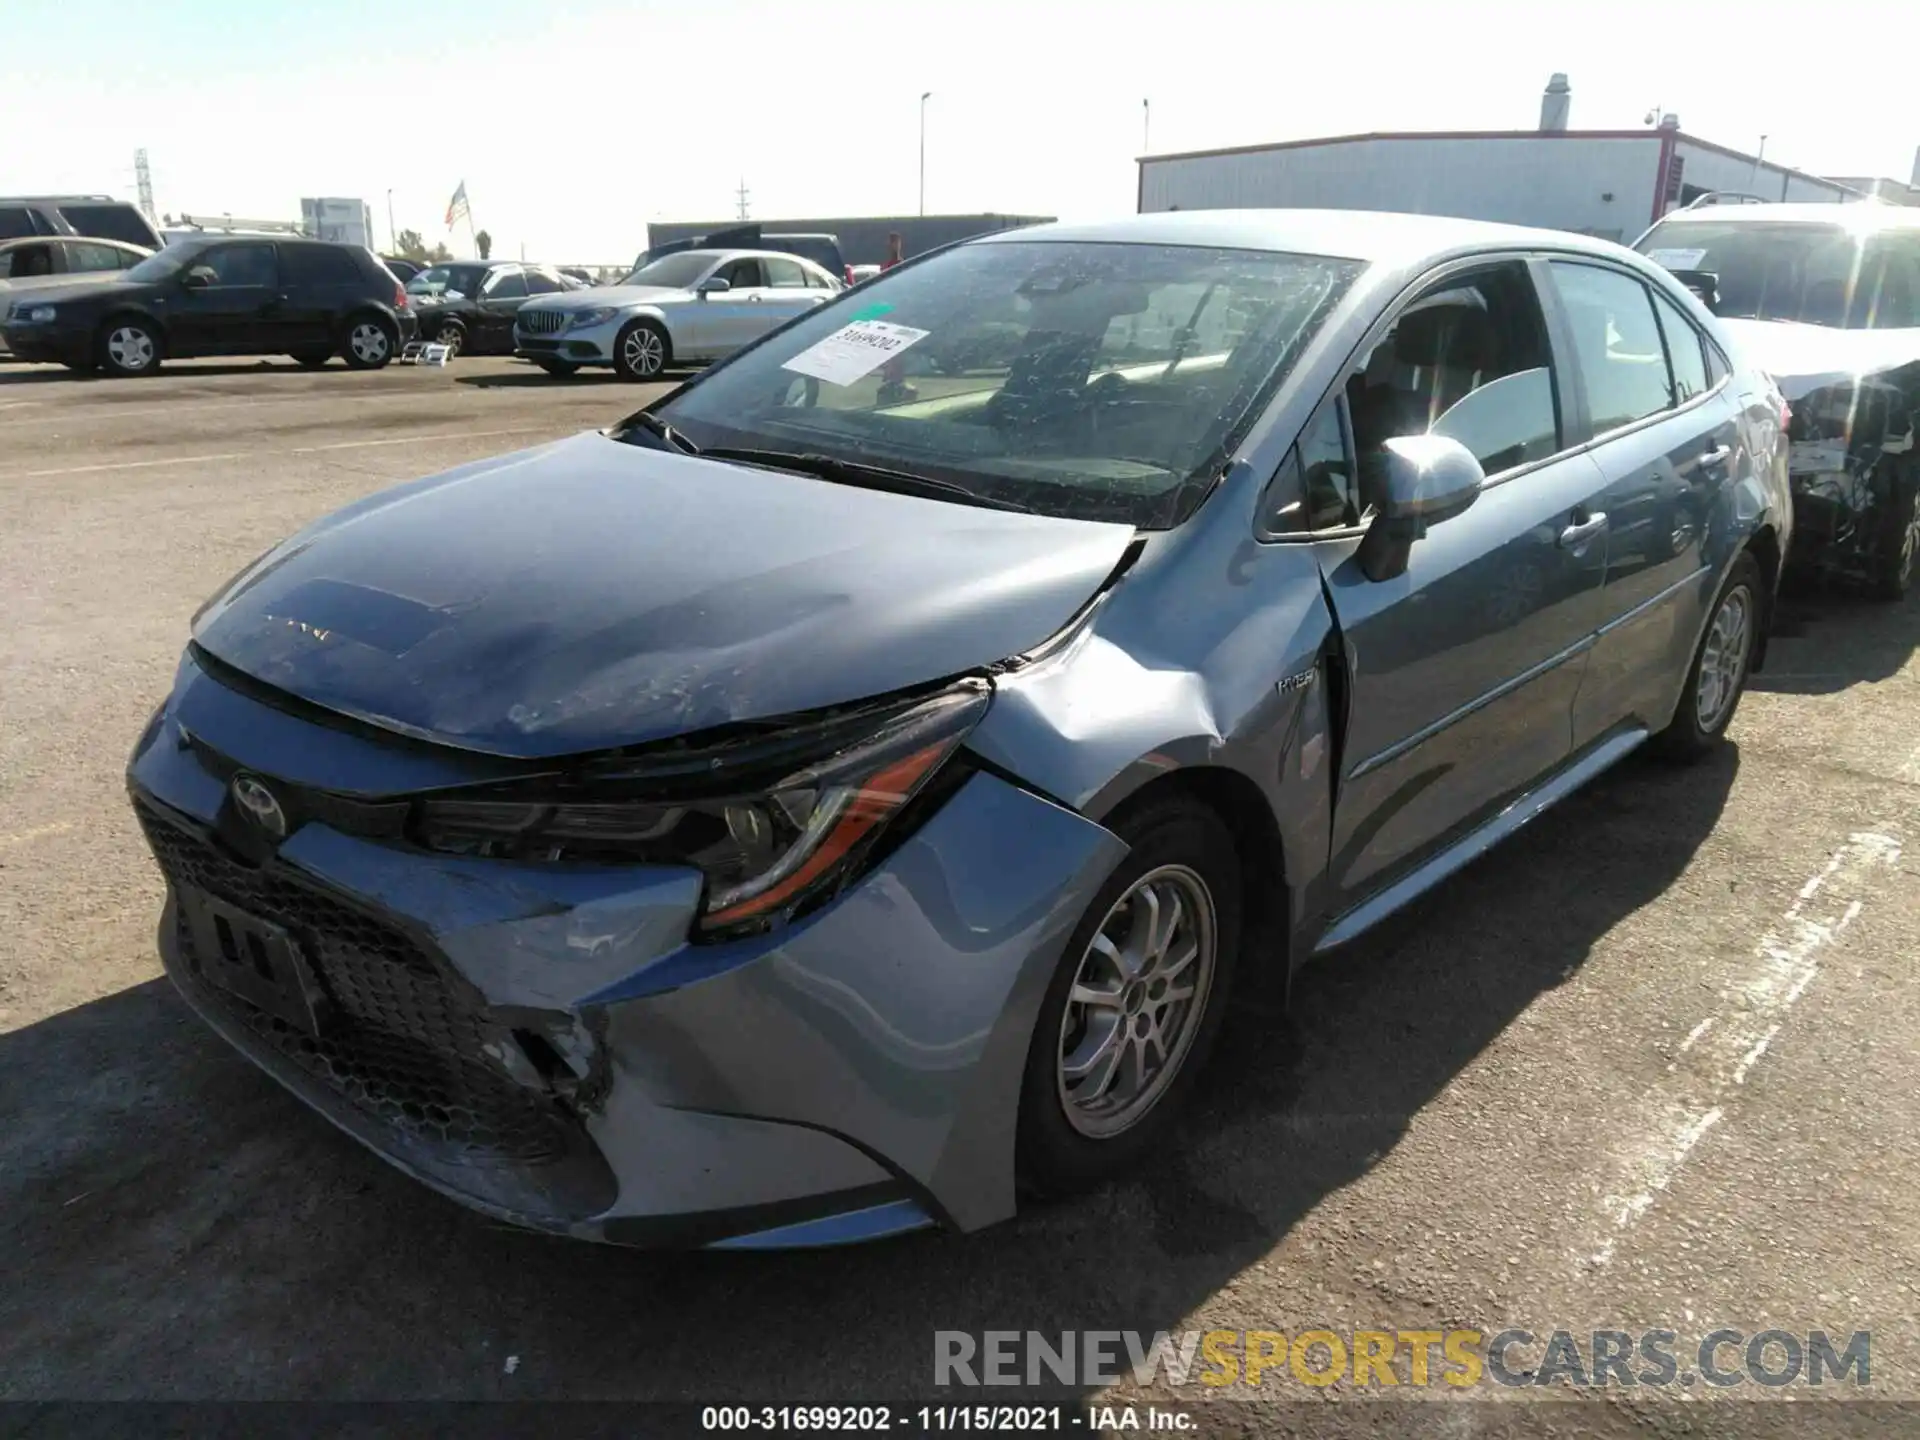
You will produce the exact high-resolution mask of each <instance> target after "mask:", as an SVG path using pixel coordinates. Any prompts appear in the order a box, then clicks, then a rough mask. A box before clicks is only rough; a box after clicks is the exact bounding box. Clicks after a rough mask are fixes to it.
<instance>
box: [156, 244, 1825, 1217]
mask: <svg viewBox="0 0 1920 1440" xmlns="http://www.w3.org/2000/svg"><path fill="white" fill-rule="evenodd" d="M1010 330H1012V331H1017V332H1018V336H1019V343H1018V344H1010V343H1007V336H1008V333H1009V331H1010ZM983 335H987V336H991V337H993V342H994V343H992V344H991V345H985V344H982V343H981V341H982V336H983ZM969 356H970V357H972V358H971V359H966V358H964V357H969ZM1783 419H1784V415H1783V404H1782V401H1781V398H1780V396H1779V394H1778V393H1777V392H1776V391H1775V390H1774V389H1773V387H1772V385H1771V384H1770V382H1769V381H1767V380H1766V379H1765V378H1764V377H1763V376H1761V375H1759V374H1757V373H1755V372H1753V371H1752V370H1750V369H1747V368H1746V367H1745V366H1744V365H1743V364H1742V363H1741V362H1740V361H1739V359H1738V357H1737V353H1736V352H1735V351H1734V350H1733V349H1732V348H1731V347H1730V346H1729V344H1728V342H1727V341H1726V339H1725V337H1724V336H1723V334H1722V333H1721V331H1720V328H1719V326H1718V323H1717V322H1716V321H1715V320H1714V319H1713V318H1712V317H1711V316H1710V315H1709V314H1708V313H1707V312H1706V311H1705V310H1704V309H1703V308H1702V307H1701V306H1700V305H1699V304H1698V303H1697V302H1696V301H1695V300H1694V299H1693V298H1692V296H1691V295H1689V294H1688V292H1687V291H1686V290H1685V289H1683V288H1682V287H1681V286H1680V284H1679V283H1678V282H1677V281H1675V280H1674V279H1673V278H1672V277H1671V276H1670V275H1668V274H1667V273H1666V272H1665V271H1663V270H1661V269H1659V268H1658V267H1656V266H1654V265H1652V264H1650V263H1648V262H1646V261H1644V260H1642V259H1640V258H1639V257H1637V256H1635V255H1633V254H1631V253H1630V252H1628V251H1626V250H1624V249H1622V248H1620V247H1617V246H1613V245H1610V244H1607V243H1605V242H1600V241H1589V240H1585V239H1583V238H1581V237H1578V236H1573V235H1565V234H1549V233H1546V232H1539V231H1527V230H1518V229H1507V228H1500V227H1493V226H1486V225H1479V224H1473V223H1468V222H1462V221H1443V220H1435V219H1431V218H1420V217H1411V216H1408V217H1396V216H1386V215H1378V214H1368V215H1347V214H1334V213H1318V212H1311V211H1263V212H1250V213H1217V214H1205V213H1197V212H1196V213H1183V214H1174V215H1161V216H1138V217H1133V218H1130V219H1127V220H1124V221H1119V222H1115V223H1112V224H1106V225H1094V226H1069V225H1054V226H1047V227H1041V228H1037V229H1030V230H1023V231H1019V232H1015V233H1009V234H1006V235H996V236H990V237H983V238H982V239H980V240H977V241H973V242H971V243H969V244H966V245H962V246H959V247H955V248H952V249H949V250H945V251H942V252H939V253H938V254H935V255H932V256H929V257H927V258H925V259H923V260H920V261H916V262H913V263H910V264H908V265H905V266H902V267H900V268H898V269H896V270H894V271H891V272H889V273H888V274H887V275H885V276H883V277H881V278H880V279H878V280H875V281H872V282H870V283H869V284H868V285H866V286H863V287H862V288H861V290H860V291H859V293H858V295H857V296H855V297H849V298H848V299H846V300H845V301H841V302H837V303H832V304H829V305H827V306H825V307H824V308H822V309H821V310H820V311H819V312H818V313H815V314H811V315H807V316H805V317H803V318H801V319H799V320H796V321H795V322H794V323H792V324H791V325H789V326H787V327H785V328H784V329H782V330H781V331H779V332H778V333H777V334H775V335H773V336H771V337H769V338H768V339H766V340H765V341H763V342H762V343H760V344H758V345H756V346H754V347H752V348H751V349H750V350H748V351H746V352H744V353H743V354H741V355H739V356H737V357H735V358H734V359H733V360H731V361H729V362H727V363H724V364H721V365H719V366H716V367H714V368H713V369H711V370H709V371H707V372H706V373H705V374H703V375H702V376H700V377H699V378H698V379H696V380H694V381H693V382H692V383H690V384H688V385H686V386H685V387H683V388H682V389H680V390H679V391H677V392H676V393H674V394H673V395H671V396H670V397H668V398H667V399H665V400H663V401H661V402H659V403H657V404H655V405H653V406H652V407H650V408H649V409H647V410H645V411H643V412H641V413H638V414H636V415H633V416H631V417H629V418H628V419H627V420H626V421H624V422H622V423H621V424H619V425H617V426H615V427H613V428H612V429H610V430H608V431H606V432H604V433H591V434H586V435H581V436H578V437H575V438H573V439H569V440H564V441H560V442H557V443H554V444H550V445H545V446H541V447H539V448H536V449H533V450H529V451H524V452H522V453H519V454H515V455H508V456H504V457H501V458H498V459H494V460H488V461H484V462H481V463H478V464H473V465H467V466H464V467H462V468H460V469H456V470H453V471H450V472H448V473H446V474H443V475H439V476H435V477H432V478H429V479H424V480H420V481H416V482H413V483H411V484H408V485H403V486H400V487H399V488H396V489H393V490H389V491H386V492H385V493H382V494H378V495H374V496H371V497H369V498H367V499H365V500H363V501H361V502H359V503H357V504H355V505H353V506H350V507H348V508H347V509H345V510H343V511H341V512H339V513H338V514H335V515H333V516H331V517H329V518H327V519H324V520H322V521H320V522H318V523H317V524H315V525H313V526H311V527H310V528H308V529H307V530H305V531H303V532H301V533H300V534H298V535H296V536H294V537H293V538H291V539H290V540H288V541H286V542H285V543H283V544H282V545H280V546H278V547H276V548H275V549H273V550H272V551H270V552H269V553H267V554H266V555H264V556H262V557H261V558H260V559H259V560H258V561H256V562H255V563H254V564H252V565H249V566H248V567H247V568H246V569H245V570H244V571H242V572H241V573H240V574H239V575H237V576H236V577H235V578H234V579H233V580H232V581H231V582H230V583H229V584H228V585H227V586H226V587H225V588H224V589H222V590H221V591H220V592H219V593H218V594H217V595H216V596H215V597H214V598H213V599H212V600H211V601H210V602H209V603H208V604H207V606H206V607H205V608H204V609H203V610H202V611H201V612H200V613H199V615H198V616H197V617H196V618H195V620H194V624H193V636H192V642H191V644H190V645H189V646H188V648H187V652H186V654H185V656H184V658H183V659H182V661H181V663H180V668H179V673H178V676H177V678H176V681H175V685H174V688H173V691H172V693H171V695H170V696H169V697H168V698H167V700H166V702H165V703H164V704H163V705H162V706H161V708H160V709H159V711H158V713H157V714H156V715H155V716H154V717H153V720H152V722H151V724H150V725H149V726H148V728H147V730H146V732H145V733H144V734H143V735H142V737H141V738H140V741H139V743H138V746H137V748H136V750H135V752H134V755H133V758H132V762H131V769H130V775H129V781H130V787H131V791H132V796H133V802H134V805H135V807H136V809H137V811H138V813H139V818H140V821H141V823H142V825H143V826H144V828H145V830H146V834H147V836H148V838H149V840H150V841H151V843H152V846H153V850H154V853H155V855H156V856H157V857H158V859H159V863H160V866H161V869H162V870H163V871H164V872H165V875H166V878H167V901H166V908H165V912H164V914H163V916H162V918H161V922H160V949H161V952H162V955H163V956H164V958H165V962H166V965H167V968H168V970H169V971H170V972H171V974H172V976H173V978H174V980H175V982H176V984H177V985H178V987H179V988H180V990H181V991H182V992H183V993H184V995H185V996H186V997H187V999H188V1000H189V1001H190V1003H191V1004H192V1005H193V1007H194V1008H195V1009H196V1010H198V1011H199V1013H200V1014H201V1015H202V1016H203V1017H204V1018H205V1019H206V1021H207V1022H208V1023H209V1024H210V1025H211V1026H212V1027H213V1028H214V1029H216V1030H217V1031H219V1032H220V1033H221V1034H222V1035H224V1036H225V1037H226V1038H227V1039H228V1040H229V1041H230V1042H231V1043H232V1044H234V1045H235V1046H236V1047H237V1048H239V1049H240V1050H242V1051H243V1052H245V1053H246V1054H247V1055H248V1056H250V1057H251V1058H252V1059H253V1060H254V1061H255V1062H257V1063H258V1064H259V1065H260V1066H261V1067H262V1068H264V1069H266V1070H267V1071H268V1072H269V1073H271V1074H272V1075H273V1076H274V1077H275V1078H277V1079H278V1080H279V1081H281V1083H283V1084H284V1085H286V1086H287V1087H288V1088H289V1089H291V1090H292V1091H294V1092H295V1093H296V1094H298V1095H299V1096H301V1097H302V1098H303V1099H305V1100H306V1101H307V1102H308V1103H309V1104H310V1105H312V1106H313V1107H314V1108H315V1109H317V1110H319V1111H320V1112H321V1113H323V1114H324V1115H326V1116H327V1117H328V1118H329V1119H330V1120H332V1121H333V1122H334V1123H335V1124H337V1125H339V1126H340V1127H341V1128H342V1129H344V1130H346V1131H347V1132H348V1133H350V1134H352V1135H354V1136H356V1137H357V1138H359V1139H360V1140H362V1141H364V1142H365V1143H366V1144H367V1145H368V1146H370V1147H371V1148H372V1149H373V1150H375V1151H376V1152H378V1153H379V1154H380V1155H382V1156H384V1157H385V1158H386V1159H388V1160H389V1161H391V1162H392V1163H394V1164H395V1165H397V1166H399V1167H400V1168H401V1169H403V1170H405V1171H407V1172H408V1173H410V1174H412V1175H414V1176H416V1177H418V1178H420V1179H421V1180H424V1181H425V1182H427V1183H428V1184H430V1185H433V1186H434V1187H436V1188H438V1189H439V1190H441V1191H443V1192H445V1193H446V1194H448V1195H451V1196H453V1197H455V1198H457V1199H459V1200H461V1201H464V1202H465V1203H466V1204H468V1205H471V1206H473V1207H475V1208H477V1209H479V1210H482V1211H485V1212H488V1213H491V1214H493V1215H496V1216H500V1217H504V1218H506V1219H508V1220H511V1221H514V1222H517V1223H520V1224H523V1225H528V1226H533V1227H538V1228H541V1229H545V1230H550V1231H556V1232H560V1233H564V1234H569V1235H575V1236H581V1237H590V1238H595V1239H601V1240H609V1241H617V1242H630V1243H643V1242H644V1243H673V1244H698V1245H718V1246H728V1247H769V1246H783V1245H806V1244H825V1243H834V1242H840V1241H847V1240H854V1239H864V1238H871V1237H875V1236H879V1235H884V1234H889V1233H893V1232H897V1231H902V1230H909V1229H913V1228H917V1227H920V1226H925V1225H929V1224H938V1225H943V1226H947V1227H951V1228H954V1229H957V1230H962V1231H965V1230H973V1229H976V1228H978V1227H980V1226H983V1225H986V1224H989V1223H991V1222H993V1221H997V1220H1000V1219H1003V1218H1005V1217H1007V1216H1009V1215H1011V1214H1012V1213H1013V1212H1014V1209H1015V1196H1016V1193H1019V1192H1018V1191H1017V1189H1016V1187H1017V1186H1024V1187H1027V1188H1028V1189H1030V1190H1031V1191H1033V1192H1038V1193H1059V1192H1064V1191H1069V1190H1072V1189H1075V1188H1077V1187H1080V1186H1084V1185H1089V1184H1092V1183H1095V1182H1098V1181H1100V1180H1102V1179H1104V1178H1106V1177H1108V1176H1111V1175H1114V1174H1116V1173H1118V1172H1120V1171H1122V1170H1124V1169H1126V1168H1127V1167H1128V1166H1131V1165H1133V1164H1135V1163H1136V1162H1140V1161H1143V1160H1150V1159H1151V1158H1152V1157H1153V1156H1154V1154H1155V1153H1156V1152H1158V1151H1160V1150H1162V1149H1163V1148H1165V1147H1167V1146H1169V1145H1172V1144H1174V1143H1176V1137H1177V1133H1178V1132H1177V1131H1176V1130H1175V1129H1174V1126H1173V1122H1174V1118H1175V1116H1176V1113H1177V1110H1178V1106H1179V1104H1180V1102H1181V1100H1182V1098H1183V1096H1184V1095H1185V1093H1186V1092H1187V1091H1188V1090H1189V1088H1190V1087H1191V1084H1192V1082H1193V1079H1194V1076H1195V1074H1196V1073H1197V1072H1198V1070H1199V1069H1200V1067H1201V1064H1202V1062H1203V1061H1204V1060H1205V1059H1206V1057H1207V1053H1208V1050H1209V1049H1210V1048H1211V1046H1212V1044H1213V1041H1214V1037H1215V1034H1216V1032H1217V1031H1218V1029H1219V1026H1220V1024H1221V1021H1222V1018H1223V1016H1224V1015H1225V1014H1226V1013H1227V1011H1228V1009H1229V1008H1230V1006H1231V1005H1232V998H1231V997H1232V994H1233V990H1234V986H1235V984H1236V982H1239V981H1242V980H1248V979H1254V978H1259V977H1261V976H1264V977H1266V978H1268V979H1271V980H1274V981H1278V982H1280V983H1284V982H1285V980H1286V979H1287V978H1288V976H1289V975H1290V974H1291V972H1292V970H1293V968H1294V967H1296V966H1298V965H1299V964H1301V963H1302V962H1304V961H1305V960H1307V959H1308V958H1309V957H1311V956H1313V955H1315V954H1317V953H1321V952H1325V951H1328V950H1330V949H1333V948H1334V947H1336V946H1339V945H1341V944H1343V943H1345V942H1347V941H1350V940H1352V939H1353V938H1354V937H1356V936H1358V935H1360V934H1362V933H1363V932H1365V931H1366V930H1368V928H1369V927H1371V926H1372V925H1373V924H1375V922H1377V921H1379V920H1380V919H1381V918H1382V917H1383V916H1385V915H1387V914H1389V913H1391V912H1393V911H1394V910H1396V909H1397V908H1399V907H1400V906H1402V905H1404V904H1405V903H1406V902H1407V901H1408V900H1410V899H1411V898H1412V897H1414V896H1415V895H1417V894H1419V893H1421V892H1422V891H1425V890H1427V889H1429V888H1430V887H1432V886H1434V885H1436V884H1439V883H1441V882H1443V881H1444V880H1445V879H1446V878H1447V877H1448V876H1449V875H1450V874H1452V873H1453V872H1454V871H1455V870H1457V869H1458V868H1459V867H1460V866H1462V865H1464V864H1466V863H1467V862H1468V861H1470V860H1472V859H1473V858H1475V857H1476V856H1479V855H1480V854H1482V853H1483V852H1484V851H1486V850H1487V849H1488V848H1489V847H1491V846H1492V845H1493V844H1495V842H1497V841H1499V840H1500V839H1502V838H1503V837H1505V836H1507V835H1509V834H1511V833H1512V832H1513V831H1514V830H1515V829H1516V828H1518V827H1519V826H1520V825H1522V824H1523V823H1525V821H1526V820H1527V819H1529V818H1530V817H1531V816H1533V815H1535V814H1536V813H1538V812H1539V811H1540V810H1541V809H1542V808H1543V807H1545V806H1546V805H1548V804H1550V803H1552V802H1553V801H1555V800H1557V799H1559V798H1560V797H1562V796H1564V795H1566V794H1567V793H1568V792H1569V791H1571V790H1573V789H1574V788H1575V787H1576V786H1578V785H1580V784H1582V783H1583V782H1585V781H1587V780H1589V779H1590V778H1592V777H1593V776H1595V775H1596V774H1598V773H1599V772H1600V771H1602V770H1604V769H1605V768H1607V767H1608V766H1609V765H1611V764H1612V763H1614V762H1615V761H1617V760H1619V759H1620V758H1621V757H1622V756H1624V755H1626V754H1628V753H1629V752H1631V751H1633V750H1635V749H1637V748H1639V747H1640V746H1642V745H1643V744H1651V745H1652V746H1654V747H1656V748H1658V749H1659V750H1661V751H1664V752H1666V753H1667V754H1669V755H1672V756H1677V757H1689V756H1695V755H1699V754H1701V753H1703V752H1705V751H1707V750H1709V749H1710V748H1711V747H1713V746H1714V745H1715V744H1717V743H1718V742H1719V740H1720V737H1721V735H1722V733H1723V732H1724V731H1725V729H1726V726H1727V723H1728V720H1729V718H1730V717H1731V716H1732V714H1733V712H1734V707H1735V706H1736V704H1737V703H1738V701H1739V697H1740V694H1741V690H1742V686H1743V685H1744V683H1745V681H1746V678H1747V674H1748V671H1749V669H1750V668H1751V667H1753V666H1755V665H1757V664H1759V663H1760V661H1761V658H1762V655H1763V650H1764V643H1765V634H1766V625H1767V619H1768V614H1769V610H1770V607H1771V605H1772V602H1773V593H1774V580H1775V576H1776V575H1777V573H1778V571H1779V568H1780V564H1781V561H1782V557H1783V555H1784V553H1785V551H1786V549H1787V546H1788V544H1789V541H1790V538H1791V514H1790V510H1789V504H1788V496H1787V491H1786V473H1785V452H1784V444H1785V442H1784V438H1783V433H1782V423H1783Z"/></svg>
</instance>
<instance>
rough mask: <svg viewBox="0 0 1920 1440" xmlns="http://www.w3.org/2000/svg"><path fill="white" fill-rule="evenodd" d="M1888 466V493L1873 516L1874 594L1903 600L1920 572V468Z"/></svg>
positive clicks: (1904, 465)
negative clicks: (1918, 571) (1919, 571)
mask: <svg viewBox="0 0 1920 1440" xmlns="http://www.w3.org/2000/svg"><path fill="white" fill-rule="evenodd" d="M1911 459H1912V457H1911V456H1909V457H1907V460H1908V462H1909V463H1904V464H1893V463H1889V465H1888V474H1887V488H1886V493H1885V494H1884V495H1883V496H1882V497H1881V500H1880V503H1879V505H1877V506H1876V507H1875V508H1874V513H1873V520H1872V524H1873V559H1872V570H1871V581H1872V585H1873V593H1874V594H1875V595H1877V596H1879V597H1880V598H1881V599H1882V600H1900V599H1904V598H1905V597H1906V593H1907V591H1908V590H1909V589H1911V588H1912V586H1913V580H1914V572H1915V570H1916V569H1920V466H1916V465H1914V464H1912V463H1910V462H1911Z"/></svg>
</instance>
